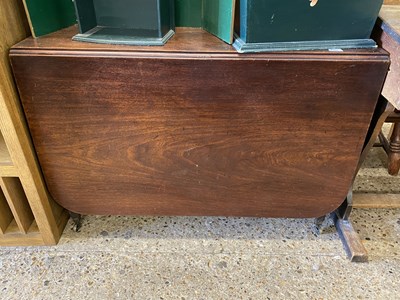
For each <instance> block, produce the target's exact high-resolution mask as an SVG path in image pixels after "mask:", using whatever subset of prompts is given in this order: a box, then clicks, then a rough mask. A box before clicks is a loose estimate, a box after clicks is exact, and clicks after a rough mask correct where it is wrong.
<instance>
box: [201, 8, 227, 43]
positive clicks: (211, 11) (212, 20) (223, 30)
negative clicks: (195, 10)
mask: <svg viewBox="0 0 400 300" xmlns="http://www.w3.org/2000/svg"><path fill="white" fill-rule="evenodd" d="M233 17H234V1H232V0H203V28H204V29H205V30H207V31H208V32H210V33H212V34H214V35H216V36H217V37H219V38H220V39H221V40H223V41H225V42H227V43H229V44H231V43H232V39H233Z"/></svg>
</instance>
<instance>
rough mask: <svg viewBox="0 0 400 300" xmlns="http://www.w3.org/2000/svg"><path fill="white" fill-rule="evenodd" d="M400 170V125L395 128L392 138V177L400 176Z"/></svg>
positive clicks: (390, 146) (390, 155) (390, 153)
mask: <svg viewBox="0 0 400 300" xmlns="http://www.w3.org/2000/svg"><path fill="white" fill-rule="evenodd" d="M399 169H400V123H395V124H394V126H393V131H392V135H391V136H390V144H389V153H388V171H389V174H390V175H397V174H399Z"/></svg>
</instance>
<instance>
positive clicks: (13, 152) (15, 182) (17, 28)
mask: <svg viewBox="0 0 400 300" xmlns="http://www.w3.org/2000/svg"><path fill="white" fill-rule="evenodd" d="M0 23H1V24H3V25H4V26H3V27H4V28H1V30H0V31H1V32H2V34H0V48H1V49H2V50H4V51H0V82H1V84H0V246H31V245H32V246H33V245H55V244H56V243H57V242H58V240H59V238H60V236H61V234H62V232H63V229H64V226H65V224H66V223H67V220H68V217H69V215H68V213H67V212H66V211H65V210H64V209H63V208H62V207H61V206H59V205H58V204H57V203H55V202H54V201H53V199H52V198H51V197H50V195H49V193H48V192H47V190H46V186H45V184H44V180H43V177H42V174H41V171H40V167H39V165H38V163H37V160H36V157H35V152H34V149H33V147H32V143H31V140H30V134H29V131H28V128H27V126H26V124H25V119H24V114H23V112H22V110H21V105H20V103H19V98H18V93H17V91H16V90H15V88H14V85H13V80H14V79H13V76H12V74H11V72H10V70H11V68H10V65H9V60H8V53H9V51H8V50H9V48H10V46H11V45H13V44H16V43H17V42H19V41H21V40H22V39H24V38H25V37H26V36H27V35H28V32H26V29H25V26H24V23H25V21H24V16H23V15H22V13H21V11H20V6H19V4H18V1H0ZM3 33H4V34H3Z"/></svg>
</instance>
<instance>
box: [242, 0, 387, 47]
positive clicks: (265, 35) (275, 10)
mask: <svg viewBox="0 0 400 300" xmlns="http://www.w3.org/2000/svg"><path fill="white" fill-rule="evenodd" d="M382 2H383V0H351V1H349V0H334V1H333V0H319V1H317V2H316V4H315V5H314V6H311V5H310V2H309V0H291V1H289V2H288V1H282V0H240V23H241V26H240V37H241V39H242V40H243V41H244V42H246V43H263V42H287V41H316V40H348V39H368V38H369V36H370V34H371V31H372V28H373V26H374V23H375V21H376V18H377V16H378V12H379V9H380V7H381V5H382Z"/></svg>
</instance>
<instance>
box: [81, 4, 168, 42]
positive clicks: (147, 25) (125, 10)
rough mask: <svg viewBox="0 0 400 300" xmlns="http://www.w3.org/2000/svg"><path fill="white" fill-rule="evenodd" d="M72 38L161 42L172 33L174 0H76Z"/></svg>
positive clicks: (96, 40)
mask: <svg viewBox="0 0 400 300" xmlns="http://www.w3.org/2000/svg"><path fill="white" fill-rule="evenodd" d="M75 9H76V14H77V18H78V24H79V31H80V34H78V35H76V36H74V40H78V41H86V42H95V43H107V44H126V45H163V44H165V43H166V42H167V41H168V39H169V38H171V37H172V35H173V34H174V29H175V25H174V24H175V22H174V0H112V1H110V0H75Z"/></svg>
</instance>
